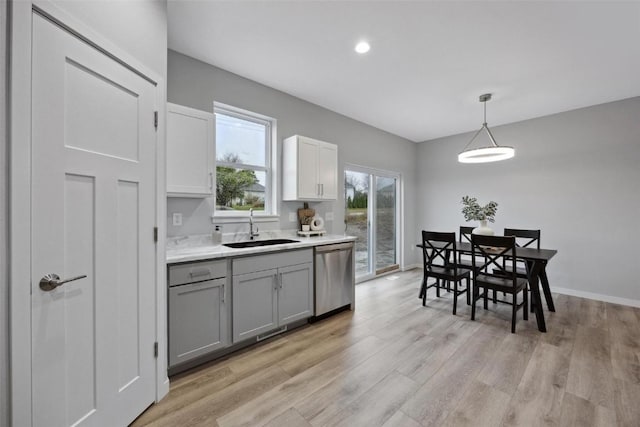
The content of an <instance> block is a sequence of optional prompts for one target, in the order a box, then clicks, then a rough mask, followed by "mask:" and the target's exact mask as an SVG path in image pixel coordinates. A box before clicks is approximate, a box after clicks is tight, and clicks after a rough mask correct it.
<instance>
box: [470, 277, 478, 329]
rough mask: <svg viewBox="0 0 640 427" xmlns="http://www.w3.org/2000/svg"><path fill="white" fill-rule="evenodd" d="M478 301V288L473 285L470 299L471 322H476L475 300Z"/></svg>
mask: <svg viewBox="0 0 640 427" xmlns="http://www.w3.org/2000/svg"><path fill="white" fill-rule="evenodd" d="M477 299H478V288H477V287H476V285H475V283H474V284H473V297H472V298H471V320H476V300H477Z"/></svg>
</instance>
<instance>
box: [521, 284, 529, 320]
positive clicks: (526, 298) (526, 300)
mask: <svg viewBox="0 0 640 427" xmlns="http://www.w3.org/2000/svg"><path fill="white" fill-rule="evenodd" d="M523 299H524V309H523V310H522V311H523V312H524V314H523V316H522V317H523V318H524V320H529V308H528V307H527V306H528V305H529V291H528V290H527V287H526V286H525V288H524V296H523Z"/></svg>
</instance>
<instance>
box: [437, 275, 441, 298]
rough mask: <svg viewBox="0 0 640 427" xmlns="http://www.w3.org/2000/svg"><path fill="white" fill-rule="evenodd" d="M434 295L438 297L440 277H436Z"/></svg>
mask: <svg viewBox="0 0 640 427" xmlns="http://www.w3.org/2000/svg"><path fill="white" fill-rule="evenodd" d="M436 296H437V297H438V298H440V279H436Z"/></svg>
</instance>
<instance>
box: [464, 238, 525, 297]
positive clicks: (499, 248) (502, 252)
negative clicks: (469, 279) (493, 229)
mask: <svg viewBox="0 0 640 427" xmlns="http://www.w3.org/2000/svg"><path fill="white" fill-rule="evenodd" d="M471 246H472V248H473V258H472V260H473V273H474V275H476V276H477V275H478V274H480V273H481V272H482V274H483V275H489V276H498V277H502V278H509V279H511V280H513V286H514V287H515V286H516V272H515V270H514V269H505V267H504V265H505V260H506V259H515V257H516V238H515V237H514V236H483V235H478V234H473V235H472V236H471ZM489 271H493V273H488V272H489Z"/></svg>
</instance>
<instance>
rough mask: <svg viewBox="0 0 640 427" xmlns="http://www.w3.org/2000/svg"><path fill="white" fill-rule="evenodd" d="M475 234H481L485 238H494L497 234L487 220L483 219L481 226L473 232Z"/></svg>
mask: <svg viewBox="0 0 640 427" xmlns="http://www.w3.org/2000/svg"><path fill="white" fill-rule="evenodd" d="M472 233H473V234H480V235H483V236H493V235H494V234H495V233H494V232H493V230H492V229H490V228H489V226H488V225H487V220H486V219H483V220H481V221H480V226H479V227H476V228H474V229H473V231H472Z"/></svg>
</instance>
